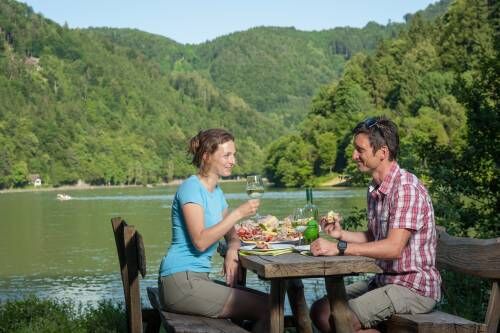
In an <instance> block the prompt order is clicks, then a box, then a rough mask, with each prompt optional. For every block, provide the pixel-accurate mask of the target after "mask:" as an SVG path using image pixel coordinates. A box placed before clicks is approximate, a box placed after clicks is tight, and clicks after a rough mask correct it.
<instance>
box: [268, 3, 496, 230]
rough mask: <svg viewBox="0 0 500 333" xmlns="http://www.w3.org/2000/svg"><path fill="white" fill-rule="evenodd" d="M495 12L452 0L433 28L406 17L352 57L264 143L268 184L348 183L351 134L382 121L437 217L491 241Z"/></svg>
mask: <svg viewBox="0 0 500 333" xmlns="http://www.w3.org/2000/svg"><path fill="white" fill-rule="evenodd" d="M498 9H499V8H498V4H497V3H495V2H491V3H488V2H487V1H483V0H457V1H455V2H453V3H452V4H451V6H450V9H449V11H448V12H447V13H446V14H445V15H444V16H442V17H441V18H439V19H438V20H437V21H435V22H432V21H427V20H424V19H422V17H420V16H419V15H415V16H414V17H413V19H412V21H411V24H410V26H409V28H408V30H407V31H405V32H403V33H402V34H401V35H400V36H399V37H398V38H396V39H392V40H386V41H384V42H383V43H381V44H380V45H379V47H378V48H377V50H376V52H375V54H373V55H365V54H358V55H356V56H354V57H353V58H352V59H351V60H350V61H349V62H348V63H347V64H346V67H345V70H344V74H343V76H342V78H341V80H339V81H338V82H335V83H332V84H331V85H327V86H325V87H324V88H323V89H322V90H321V92H320V93H319V94H318V95H317V96H315V98H314V101H313V105H312V109H311V111H310V113H309V114H308V116H307V118H306V119H305V120H304V121H303V122H302V123H301V124H300V126H299V127H300V130H299V131H297V132H296V133H293V134H290V135H287V136H283V137H281V138H280V139H278V140H277V141H275V142H273V143H272V144H271V146H270V149H269V156H268V158H267V161H266V172H267V175H268V177H269V178H270V179H271V180H273V181H274V182H275V183H277V184H280V185H285V186H301V185H304V184H308V183H314V181H315V179H317V177H319V176H322V175H326V174H329V173H330V172H331V171H337V172H341V173H344V174H345V175H347V176H348V177H349V178H350V180H351V181H352V182H356V181H357V180H359V177H360V174H359V173H358V172H357V171H356V168H355V166H354V163H352V161H351V155H352V145H351V144H350V143H351V140H352V134H351V130H352V128H353V127H354V126H355V125H356V123H357V122H359V121H361V120H363V119H364V118H366V117H369V116H374V115H385V116H388V117H389V118H391V119H393V120H394V121H395V122H396V123H397V124H398V125H399V128H400V135H401V141H402V142H401V157H400V158H399V162H400V164H401V165H402V166H403V167H404V168H407V169H409V170H411V171H413V172H415V173H417V174H418V175H419V176H420V177H422V178H423V179H425V180H426V181H427V182H428V183H429V184H431V189H432V190H433V194H434V196H435V198H436V199H437V200H436V203H437V204H436V206H437V213H438V218H439V219H440V220H441V221H442V222H443V223H447V224H448V226H449V227H451V228H452V230H454V231H457V232H459V233H467V232H470V231H472V230H474V231H473V232H477V233H479V234H482V235H484V236H488V235H490V236H491V235H498V234H500V231H499V225H500V224H499V222H500V221H499V215H498V212H499V209H500V206H499V205H500V200H499V191H498V183H499V167H498V166H499V156H500V148H499V147H500V140H499V137H500V136H499V134H498V129H499V128H500V122H499V115H500V112H499V111H500V110H499V108H498V92H499V91H500V89H499V88H500V86H499V60H498V59H499V54H498V52H499V45H498V42H499V41H498V38H499V31H500V30H499V26H498V24H499V21H498V15H499V14H498V13H499V12H500V11H499V10H498ZM297 160H298V161H299V162H298V163H296V162H295V161H297Z"/></svg>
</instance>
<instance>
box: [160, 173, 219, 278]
mask: <svg viewBox="0 0 500 333" xmlns="http://www.w3.org/2000/svg"><path fill="white" fill-rule="evenodd" d="M187 203H194V204H197V205H200V206H201V207H202V208H203V213H204V219H205V228H209V227H211V226H213V225H215V224H217V223H219V222H220V221H222V218H223V216H222V213H223V211H224V210H225V209H226V208H227V207H228V205H227V201H226V199H225V198H224V193H223V192H222V190H221V188H220V187H219V186H216V187H215V189H214V191H213V192H209V191H208V190H207V189H206V188H205V186H203V184H202V183H201V181H200V180H199V178H198V177H197V176H196V175H194V176H191V177H189V178H188V179H186V180H185V181H184V182H183V183H182V184H181V186H179V188H178V189H177V193H175V197H174V202H173V203H172V244H171V245H170V248H169V249H168V252H167V255H166V256H164V257H163V260H162V261H161V265H160V276H167V275H170V274H174V273H177V272H185V271H191V272H210V269H211V266H212V265H211V259H212V255H213V253H214V251H215V249H216V248H217V242H215V243H214V244H212V245H211V246H210V247H209V248H208V249H206V250H205V251H203V252H200V251H198V250H197V249H196V247H194V245H193V243H192V242H191V237H189V233H188V230H187V227H186V222H185V220H184V215H183V214H182V206H184V205H185V204H187Z"/></svg>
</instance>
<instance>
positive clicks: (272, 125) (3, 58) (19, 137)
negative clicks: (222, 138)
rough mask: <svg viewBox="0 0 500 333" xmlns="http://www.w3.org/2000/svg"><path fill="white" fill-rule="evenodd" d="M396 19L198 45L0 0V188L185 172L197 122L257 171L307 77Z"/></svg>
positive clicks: (330, 69) (288, 123) (296, 108)
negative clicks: (79, 23)
mask: <svg viewBox="0 0 500 333" xmlns="http://www.w3.org/2000/svg"><path fill="white" fill-rule="evenodd" d="M401 29H403V26H402V25H394V24H389V25H388V26H381V25H377V24H374V23H370V24H368V25H367V26H366V27H365V28H363V29H351V28H337V29H332V30H326V31H320V32H303V31H297V30H295V29H293V28H255V29H250V30H249V31H245V32H240V33H234V34H231V35H228V36H224V37H220V38H217V39H215V40H213V41H211V42H207V43H203V44H199V45H182V44H179V43H176V42H175V41H172V40H171V39H168V38H165V37H161V36H157V35H152V34H148V33H145V32H141V31H138V30H133V29H110V28H92V29H68V27H66V26H60V25H58V24H56V23H55V22H53V21H51V20H48V19H46V18H44V17H43V16H42V15H39V14H35V13H34V12H33V10H32V9H31V8H30V7H29V6H26V5H24V4H22V3H19V2H17V1H14V0H0V37H1V39H0V188H6V187H7V188H9V187H12V186H16V187H22V186H25V185H26V184H27V183H28V178H29V175H30V174H40V175H41V176H42V179H43V181H44V183H49V184H54V185H58V184H71V183H75V182H76V181H77V180H78V179H83V180H84V181H87V182H90V183H94V184H103V183H110V184H121V183H147V182H156V181H158V180H160V179H161V178H168V179H171V178H172V177H184V176H186V175H187V174H188V173H190V172H191V171H192V169H191V168H190V167H189V164H188V161H187V159H186V156H185V153H184V150H185V143H186V141H187V139H188V138H189V137H191V136H192V135H194V134H195V133H196V132H197V131H198V130H200V129H201V128H207V127H215V126H223V127H226V128H228V129H230V130H231V131H233V132H234V134H235V135H236V137H237V138H238V141H237V143H238V148H239V162H240V163H239V166H238V168H237V169H236V170H235V172H236V173H239V174H244V173H248V172H258V171H260V170H261V168H262V165H263V158H264V149H265V147H266V145H267V144H268V143H269V142H271V141H272V140H274V139H276V138H278V137H279V136H281V135H283V134H286V133H288V131H290V129H291V128H293V127H294V126H295V125H296V124H297V123H298V121H299V120H301V119H303V118H304V117H305V115H306V114H307V110H309V108H310V100H311V98H312V96H314V95H315V93H316V91H317V90H318V88H319V87H320V86H321V85H323V84H326V83H329V82H331V81H333V80H335V79H336V78H338V77H339V75H340V73H341V72H342V70H343V66H344V63H345V61H346V60H348V59H349V58H351V57H352V56H353V54H355V53H357V52H360V51H366V52H368V53H371V52H373V50H374V49H375V45H377V43H378V41H380V40H381V39H383V38H387V37H392V36H394V35H396V34H397V33H398V31H400V30H401Z"/></svg>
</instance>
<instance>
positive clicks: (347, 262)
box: [324, 256, 382, 276]
mask: <svg viewBox="0 0 500 333" xmlns="http://www.w3.org/2000/svg"><path fill="white" fill-rule="evenodd" d="M357 273H382V269H381V268H380V267H379V266H378V265H377V264H376V261H375V259H372V258H367V257H357V256H335V257H331V258H328V259H326V260H325V273H324V274H325V276H329V275H353V274H357Z"/></svg>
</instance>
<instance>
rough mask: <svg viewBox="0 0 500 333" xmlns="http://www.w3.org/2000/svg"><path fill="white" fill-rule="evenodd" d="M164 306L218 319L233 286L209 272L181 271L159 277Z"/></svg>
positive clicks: (174, 310) (166, 308)
mask: <svg viewBox="0 0 500 333" xmlns="http://www.w3.org/2000/svg"><path fill="white" fill-rule="evenodd" d="M158 289H159V292H160V304H161V307H162V308H163V309H164V310H166V311H169V312H177V313H184V314H195V315H201V316H205V317H212V318H217V317H219V316H220V315H221V314H222V311H223V309H224V305H225V304H226V301H227V300H228V298H229V297H230V295H231V293H232V292H233V291H232V288H230V287H227V286H225V285H223V284H222V283H216V282H214V281H212V280H210V279H209V277H208V273H196V272H179V273H174V274H172V275H169V276H163V277H160V278H159V279H158Z"/></svg>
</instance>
